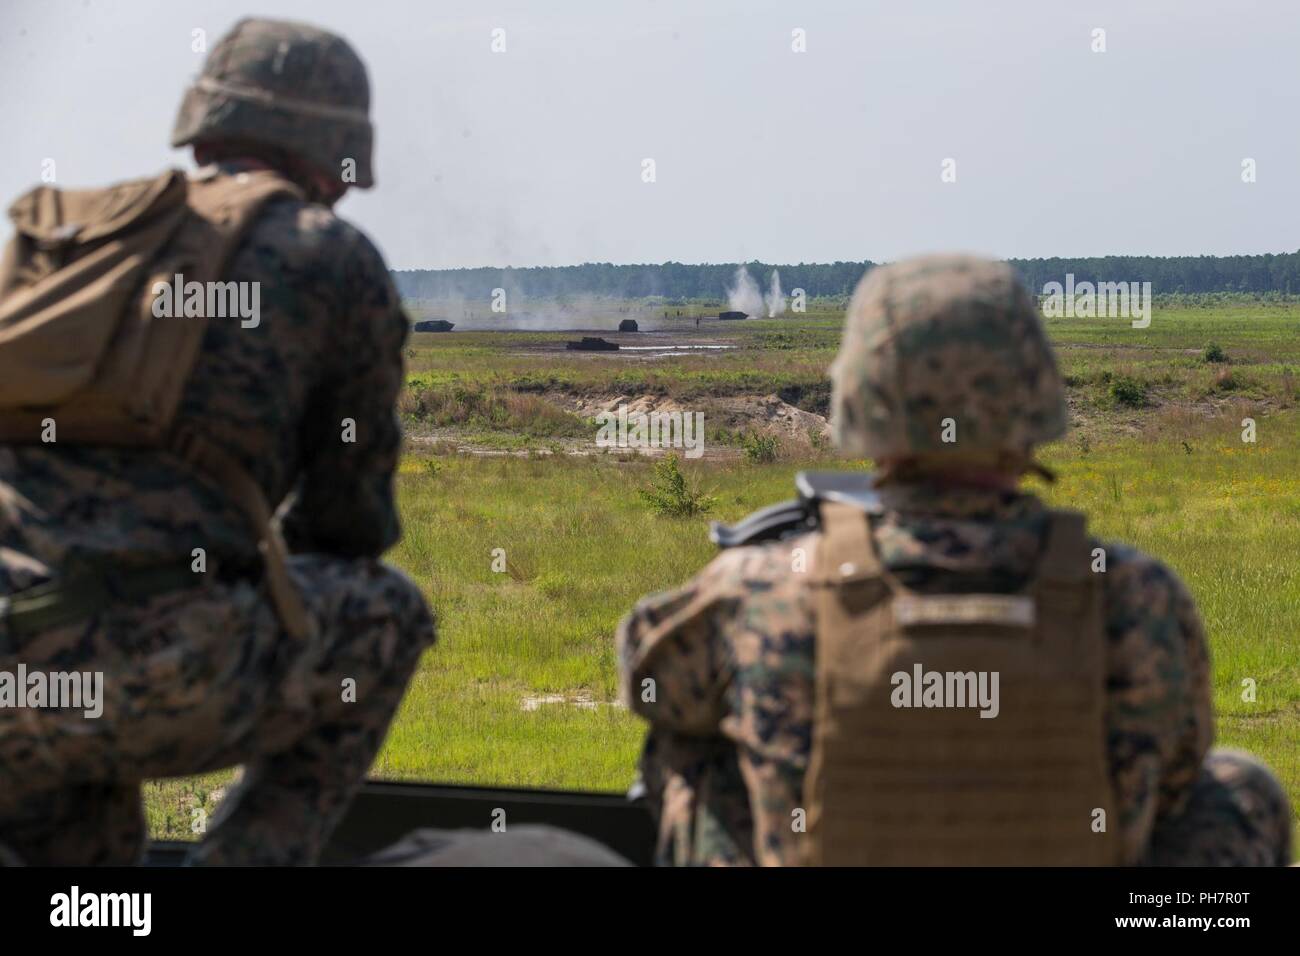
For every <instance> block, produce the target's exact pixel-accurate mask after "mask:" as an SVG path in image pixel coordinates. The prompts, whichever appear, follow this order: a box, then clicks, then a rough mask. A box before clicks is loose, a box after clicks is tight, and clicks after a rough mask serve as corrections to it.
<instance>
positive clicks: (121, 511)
mask: <svg viewBox="0 0 1300 956" xmlns="http://www.w3.org/2000/svg"><path fill="white" fill-rule="evenodd" d="M239 168H240V167H239V166H238V165H236V164H227V165H226V166H225V167H224V169H223V171H224V172H227V173H234V172H237V171H238V169H239ZM226 278H228V279H230V280H233V281H237V282H250V283H252V282H256V283H260V290H261V314H260V322H259V324H258V325H257V326H256V327H250V328H243V327H241V323H240V320H239V318H237V317H235V318H230V319H219V318H214V319H212V320H211V322H210V324H209V327H208V330H207V333H206V337H205V339H204V343H203V350H202V353H201V355H200V357H199V360H198V363H197V364H196V366H195V369H194V373H193V377H192V379H191V380H190V382H189V383H188V385H187V387H186V391H185V393H184V397H183V399H182V406H181V410H180V413H179V416H178V417H179V421H180V423H181V424H182V425H192V426H193V427H195V428H196V429H198V430H200V431H202V432H203V433H204V434H206V435H208V436H209V437H211V438H212V439H213V440H214V441H217V442H219V443H220V444H221V445H223V446H224V447H225V449H226V450H227V451H228V452H229V453H230V454H232V455H234V456H235V457H237V458H238V460H239V461H241V462H242V463H243V464H244V465H245V466H246V467H247V468H248V469H249V471H250V472H251V474H252V475H253V476H254V477H255V478H256V479H257V481H258V483H259V484H260V485H261V486H262V488H263V490H264V491H265V492H266V496H267V498H268V500H270V501H271V502H273V503H274V502H280V501H282V500H285V504H284V506H283V511H282V526H283V530H284V534H285V538H286V540H287V542H288V544H289V547H290V550H291V551H292V552H294V554H295V557H293V558H292V559H291V571H292V574H293V577H294V579H295V581H296V582H297V584H298V585H299V588H300V590H301V591H302V593H303V596H304V599H305V601H306V602H307V604H308V607H309V610H310V611H311V612H312V616H313V618H314V619H315V621H316V630H317V633H316V635H315V636H314V638H313V639H312V641H311V643H310V645H309V646H302V647H298V646H293V645H292V644H290V643H289V642H288V641H287V639H286V638H284V637H283V636H282V634H281V631H280V628H279V625H278V623H277V620H276V617H275V614H274V612H273V609H272V607H271V605H270V604H269V602H268V600H267V598H266V596H265V594H264V593H263V592H262V590H261V588H260V586H259V585H258V584H256V583H254V582H255V575H256V573H257V571H256V569H257V567H258V562H257V555H256V552H255V546H254V542H253V539H252V537H251V535H250V532H249V530H248V525H247V523H246V520H245V518H244V517H243V515H242V514H241V513H240V512H239V511H238V510H237V509H236V508H235V507H234V505H232V504H231V502H230V501H229V500H227V498H226V496H225V495H224V494H223V492H222V489H221V488H219V487H217V486H216V485H215V484H213V483H211V482H210V481H209V480H207V479H205V478H203V477H201V476H198V475H196V474H194V473H193V472H191V471H190V470H189V469H188V468H187V467H186V466H184V465H183V464H182V463H181V462H180V461H179V460H177V459H176V458H174V457H173V456H171V455H170V454H167V453H165V452H147V453H145V452H135V451H130V450H125V449H113V448H91V447H71V446H62V445H57V444H56V445H51V446H41V447H3V446H0V595H7V594H12V593H14V592H15V591H18V590H21V589H23V588H27V587H31V586H34V585H37V584H40V583H42V582H44V581H47V580H50V579H52V578H55V577H57V576H58V575H59V574H60V571H61V569H66V568H68V567H70V566H71V565H73V564H75V563H76V562H78V561H82V560H97V561H100V562H106V563H111V564H116V565H118V566H121V567H126V566H129V565H133V564H140V563H149V562H154V563H157V562H159V561H161V560H172V561H174V560H176V559H178V558H179V559H180V560H182V561H184V562H186V563H189V562H190V561H191V557H190V556H191V552H192V550H193V549H194V548H204V549H206V555H207V571H206V573H203V574H196V575H195V585H194V588H193V589H191V590H187V591H185V592H180V593H174V594H168V595H163V596H159V597H156V598H154V599H152V600H151V601H149V602H147V603H146V604H144V605H141V606H136V607H127V606H123V605H119V606H113V607H110V608H108V609H107V610H105V611H104V612H103V613H102V614H100V615H98V616H96V617H95V618H93V619H91V620H86V621H84V622H81V623H79V624H77V625H75V626H71V627H66V628H62V629H60V630H58V631H56V632H53V633H48V634H44V635H41V636H39V637H37V638H31V639H26V640H23V641H19V640H17V638H16V636H15V635H13V634H11V633H9V632H7V631H6V627H5V624H4V621H3V619H0V669H12V668H13V667H14V666H15V665H16V664H17V663H18V662H22V663H25V664H26V665H27V666H28V668H37V667H43V666H44V667H49V668H57V669H59V670H103V671H104V672H105V683H106V687H105V692H106V694H107V696H108V701H109V703H108V707H107V709H106V710H105V713H104V715H103V716H102V717H101V718H99V719H98V720H86V719H83V718H81V717H80V716H68V715H64V716H62V717H61V716H59V715H58V713H57V712H52V715H51V714H45V713H44V712H40V713H38V712H35V711H32V710H14V709H5V710H0V725H2V729H0V843H8V844H9V845H11V846H13V847H15V848H17V849H19V851H20V853H22V854H23V855H24V856H26V857H27V858H28V859H30V860H31V861H33V862H37V861H58V862H79V861H85V862H129V861H130V860H131V859H133V857H134V855H135V854H137V853H138V852H139V850H140V848H141V839H142V831H141V824H140V807H139V784H140V781H141V780H142V779H144V778H146V777H150V776H158V775H174V774H184V773H194V772H198V771H202V770H205V769H213V768H216V767H220V766H229V765H231V764H234V763H240V762H246V768H245V775H244V779H243V782H242V783H241V784H240V785H239V787H238V788H237V789H236V790H235V791H234V792H233V793H232V794H230V795H229V796H228V797H227V798H226V800H225V803H224V804H223V808H224V809H223V818H224V819H225V821H226V822H225V825H222V826H218V827H216V828H215V829H213V830H212V831H211V832H210V834H209V836H208V837H207V839H206V840H205V841H204V843H203V845H202V846H201V847H200V848H199V850H198V852H197V858H198V859H200V860H203V861H207V862H264V863H304V862H310V861H312V860H313V859H314V858H315V855H316V853H317V852H318V851H319V849H320V847H321V845H322V844H323V842H324V840H325V838H326V837H327V836H328V834H329V832H330V830H331V829H332V827H333V825H334V824H335V823H336V822H337V819H338V816H339V814H341V812H342V810H343V809H344V808H345V807H346V804H347V802H348V799H349V798H350V796H351V794H352V793H353V791H354V790H355V788H356V787H357V786H358V785H359V784H360V782H361V780H362V778H363V776H364V774H365V771H366V769H367V768H368V767H369V765H370V762H371V761H372V759H373V757H374V755H375V753H376V751H377V749H378V747H379V745H380V743H381V741H382V738H383V735H384V732H385V730H386V728H387V726H388V723H389V721H390V719H391V717H392V714H393V712H394V710H395V708H396V706H397V703H398V701H399V699H400V697H401V694H402V690H403V688H404V687H405V685H406V682H407V680H408V678H409V676H410V674H411V672H412V670H413V669H414V667H415V666H416V663H417V658H418V656H419V653H420V651H421V650H422V649H423V648H425V647H426V646H428V645H429V644H430V643H431V642H432V640H433V637H434V629H433V622H432V619H431V617H430V614H429V612H428V610H427V608H426V607H425V603H424V600H423V598H422V597H421V595H420V593H419V591H418V589H417V588H416V587H415V585H414V584H412V583H411V582H410V581H409V580H407V579H406V578H405V577H404V576H402V575H401V574H400V573H399V572H397V571H395V570H393V569H390V568H388V567H386V566H384V565H382V564H380V563H378V562H377V561H376V560H375V559H376V558H377V557H378V556H379V555H380V554H382V552H383V551H384V550H386V549H387V548H388V547H390V546H391V545H392V544H393V543H394V542H396V541H397V539H398V537H399V535H400V526H399V523H398V517H397V510H396V505H395V501H394V492H393V474H394V471H395V469H396V465H397V460H398V456H399V453H400V449H401V441H402V438H401V431H400V426H399V423H398V420H397V416H396V412H395V407H394V406H395V401H396V397H397V394H398V392H399V390H400V388H401V386H402V382H403V374H404V373H403V358H402V349H403V346H404V343H405V341H406V337H407V335H408V329H409V325H408V321H407V318H406V316H405V315H404V314H403V312H402V310H401V306H400V301H399V298H398V295H397V292H396V290H395V289H394V287H393V284H392V281H391V278H390V277H389V274H388V271H387V268H386V267H385V265H384V262H383V259H382V257H381V256H380V254H379V252H378V251H377V250H376V249H375V247H374V246H373V245H372V244H371V242H370V241H369V240H368V239H367V238H366V237H365V236H364V235H362V234H361V233H360V232H359V231H357V230H356V229H355V228H353V227H352V226H350V225H348V224H347V223H345V222H343V221H342V220H341V219H339V218H337V217H336V216H335V215H334V214H333V213H331V212H330V211H329V210H328V209H327V208H325V207H323V206H320V205H314V204H309V203H304V202H301V201H298V200H294V199H279V200H275V201H273V202H272V203H271V204H270V205H269V206H268V207H267V209H266V210H265V211H264V212H263V213H262V215H261V217H260V218H259V220H258V221H257V223H256V224H255V225H254V226H253V227H252V228H251V230H250V232H249V234H248V235H247V237H246V238H245V240H244V242H243V243H242V245H241V246H240V250H239V252H238V253H237V254H236V256H235V258H234V259H233V261H232V263H231V266H230V267H229V269H228V272H227V276H226ZM348 438H353V440H348ZM286 499H287V500H286ZM345 679H351V680H354V681H355V682H356V687H355V690H356V696H355V703H346V702H344V700H343V694H344V684H343V682H344V680H345ZM33 715H36V716H40V717H41V720H42V721H43V722H42V723H40V724H32V723H31V721H32V720H33V719H34V717H33ZM71 783H75V784H76V785H77V787H79V788H80V789H79V790H76V791H74V790H69V789H68V785H69V784H71ZM216 822H220V821H216Z"/></svg>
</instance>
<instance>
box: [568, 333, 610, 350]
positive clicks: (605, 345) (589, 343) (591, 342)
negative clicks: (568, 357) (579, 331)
mask: <svg viewBox="0 0 1300 956" xmlns="http://www.w3.org/2000/svg"><path fill="white" fill-rule="evenodd" d="M564 347H565V348H566V349H569V350H570V351H572V352H617V351H618V346H617V345H615V344H614V343H613V342H606V341H605V340H604V339H598V338H593V337H592V336H590V335H584V336H583V337H582V341H581V342H565V343H564Z"/></svg>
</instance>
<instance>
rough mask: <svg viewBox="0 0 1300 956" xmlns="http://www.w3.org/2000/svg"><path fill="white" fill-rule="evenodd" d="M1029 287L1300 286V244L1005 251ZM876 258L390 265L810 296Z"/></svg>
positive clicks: (634, 293)
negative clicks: (1068, 282) (1265, 248)
mask: <svg viewBox="0 0 1300 956" xmlns="http://www.w3.org/2000/svg"><path fill="white" fill-rule="evenodd" d="M1008 261H1009V262H1010V264H1011V265H1012V267H1013V268H1015V269H1016V271H1017V272H1019V273H1020V276H1021V277H1022V278H1023V279H1024V281H1025V282H1026V284H1027V285H1028V286H1029V288H1030V289H1032V290H1034V291H1035V292H1041V291H1042V288H1043V286H1044V285H1045V284H1046V283H1048V282H1064V280H1065V276H1066V274H1067V273H1069V274H1073V275H1074V279H1075V282H1076V283H1078V282H1085V281H1086V282H1150V283H1151V291H1152V292H1153V293H1154V294H1157V295H1171V294H1180V293H1181V294H1191V293H1206V292H1240V293H1281V294H1286V295H1290V294H1293V293H1300V252H1291V253H1279V254H1273V253H1268V254H1265V255H1258V256H1168V257H1164V256H1094V257H1089V258H1082V259H1069V258H1059V257H1057V258H1050V259H1010V260H1008ZM875 264H876V263H873V262H871V261H870V260H864V261H862V262H827V263H802V262H801V263H798V264H797V265H789V264H784V265H783V264H780V263H767V262H747V263H734V262H732V263H717V264H707V263H706V264H703V265H688V264H686V263H682V262H665V263H662V264H659V265H615V264H613V263H609V262H586V263H583V264H582V265H576V266H532V267H527V268H518V269H517V268H511V267H509V266H507V267H505V268H477V269H410V270H397V271H394V272H393V278H394V280H395V281H396V283H397V287H398V289H399V291H400V292H401V294H402V295H403V296H404V297H406V298H411V299H468V300H484V299H488V298H489V297H491V295H492V292H493V290H494V289H505V290H507V292H509V293H511V294H514V295H521V296H524V297H527V298H565V297H569V296H580V295H595V296H608V297H612V298H625V299H641V298H646V297H650V296H662V297H664V298H666V299H679V300H686V299H707V300H719V299H725V298H726V290H727V289H728V288H729V287H730V286H731V285H732V283H733V277H734V275H735V272H736V269H737V267H738V266H739V265H744V266H745V267H747V268H748V269H749V272H750V274H751V275H752V276H753V277H754V279H755V280H756V281H757V282H758V284H759V286H760V287H762V288H764V289H766V288H767V284H768V278H769V276H770V274H771V272H772V270H773V269H775V270H777V272H778V273H779V274H780V278H781V288H782V289H783V290H784V291H785V293H786V294H787V295H788V294H789V293H790V290H792V289H796V288H798V289H803V290H804V291H805V293H806V294H807V295H808V296H809V297H810V298H811V297H839V296H847V295H849V294H850V293H852V291H853V288H854V286H855V285H857V282H858V280H859V279H860V278H862V275H863V273H864V272H866V271H867V270H868V269H870V268H872V267H873V266H874V265H875Z"/></svg>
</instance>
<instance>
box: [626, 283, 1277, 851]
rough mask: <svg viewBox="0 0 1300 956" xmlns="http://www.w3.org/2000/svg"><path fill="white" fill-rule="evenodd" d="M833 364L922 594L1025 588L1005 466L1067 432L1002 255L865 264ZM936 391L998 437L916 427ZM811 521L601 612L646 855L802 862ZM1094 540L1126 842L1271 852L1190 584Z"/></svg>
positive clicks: (1255, 770)
mask: <svg viewBox="0 0 1300 956" xmlns="http://www.w3.org/2000/svg"><path fill="white" fill-rule="evenodd" d="M954 286H956V287H957V288H958V289H959V292H958V293H956V294H953V293H952V292H951V288H952V287H954ZM832 377H833V379H834V380H835V395H834V398H833V406H834V407H833V410H832V418H833V427H834V430H835V437H836V441H837V444H838V445H839V446H840V447H841V448H843V449H845V450H847V451H849V452H850V453H854V454H858V455H870V456H872V457H873V458H875V459H876V462H877V464H878V465H879V466H881V471H880V472H878V475H879V477H878V479H877V485H878V492H879V496H880V504H881V508H882V512H881V514H880V515H879V516H878V518H876V519H875V520H874V521H873V524H872V539H873V541H874V545H875V548H876V552H877V554H878V556H879V558H880V562H881V564H882V565H883V566H884V567H885V568H886V569H888V570H889V571H890V572H892V573H893V574H894V576H895V577H896V578H898V580H899V581H900V582H901V583H902V584H903V585H905V586H906V587H908V588H910V589H911V590H913V591H915V592H919V593H921V594H959V593H999V592H1000V593H1008V592H1012V591H1016V590H1018V589H1020V588H1021V587H1022V586H1024V585H1025V584H1026V582H1027V581H1029V580H1030V579H1031V578H1032V577H1033V576H1034V575H1035V572H1036V567H1037V564H1038V562H1039V560H1040V551H1041V549H1042V547H1043V537H1044V530H1045V523H1046V521H1047V516H1048V513H1049V512H1048V510H1047V508H1046V507H1045V506H1044V505H1043V504H1042V503H1041V502H1040V501H1039V500H1038V499H1037V498H1036V497H1034V496H1033V495H1030V494H1026V493H1023V492H1021V491H1020V490H1018V488H1017V487H1016V484H1017V482H1016V478H1017V477H1018V475H1019V474H1020V473H1021V472H1023V471H1027V470H1038V471H1042V470H1043V469H1041V468H1040V467H1039V466H1037V465H1036V464H1035V463H1033V461H1032V458H1031V457H1030V451H1031V449H1032V447H1033V445H1035V444H1037V443H1038V442H1041V441H1046V440H1050V439H1051V438H1054V437H1058V436H1059V435H1060V434H1061V433H1062V432H1063V431H1064V429H1065V418H1066V413H1065V408H1064V396H1063V391H1062V387H1061V383H1060V380H1059V376H1058V373H1057V370H1056V366H1055V361H1054V359H1053V357H1052V355H1051V352H1050V349H1049V347H1048V346H1047V345H1046V341H1045V336H1044V335H1043V332H1042V329H1041V324H1040V320H1039V319H1038V317H1037V310H1036V308H1035V307H1034V304H1033V302H1032V299H1031V298H1029V296H1028V294H1027V293H1026V292H1025V291H1024V290H1023V289H1022V288H1021V287H1020V286H1019V284H1018V283H1017V282H1016V281H1015V279H1014V277H1013V275H1012V274H1011V272H1010V270H1009V269H1008V268H1007V267H1006V266H1004V265H999V264H995V263H988V262H984V261H982V260H975V259H969V258H965V257H934V258H924V259H919V260H913V261H910V262H905V263H900V264H898V265H894V266H889V267H885V268H881V269H878V270H875V271H873V272H872V273H871V274H870V275H869V276H868V277H867V278H866V279H864V281H863V283H862V284H861V285H860V286H859V289H858V292H857V294H856V295H855V298H854V301H853V303H852V304H851V305H850V310H849V317H848V324H847V327H846V332H845V338H844V342H843V345H842V349H841V352H840V357H839V359H838V360H837V362H836V365H835V366H834V367H833V368H832ZM949 410H951V413H952V414H953V416H954V417H955V418H956V419H957V420H958V424H959V425H960V431H959V435H960V436H962V437H965V438H967V442H966V445H965V446H964V447H965V448H966V449H967V450H969V447H970V446H971V445H974V446H976V447H979V448H983V449H986V450H996V453H994V454H992V455H982V456H981V455H974V456H971V455H969V451H968V452H967V454H966V455H965V456H963V457H952V455H953V449H952V448H950V447H945V445H944V444H942V443H941V441H940V436H939V434H938V432H939V429H938V427H937V425H936V426H935V427H934V428H933V429H930V428H927V427H921V426H919V425H918V424H917V423H918V421H919V420H923V419H927V418H928V419H930V420H933V421H934V422H937V421H938V420H939V418H940V417H942V416H945V415H948V414H949ZM956 444H957V445H958V446H961V445H962V443H961V441H960V440H959V441H958V442H957V443H956ZM945 456H948V457H945ZM818 537H819V532H817V531H812V532H808V533H805V534H802V535H799V536H795V537H787V538H785V539H784V540H777V541H769V542H766V543H762V544H755V545H750V546H743V547H735V548H731V549H729V550H726V551H724V552H722V553H721V554H720V555H719V556H718V557H717V558H716V559H714V561H713V562H712V563H710V564H709V565H708V566H707V567H706V568H705V569H704V570H703V571H702V572H701V573H700V574H699V575H697V576H696V577H695V578H693V579H692V580H691V581H689V582H688V583H687V584H685V585H684V586H683V587H681V588H679V589H677V590H674V591H670V592H667V593H663V594H657V595H653V596H651V597H648V598H646V599H644V600H643V601H641V602H640V603H639V604H638V605H637V606H636V608H635V609H634V610H633V611H632V613H631V614H630V615H629V616H628V617H627V618H626V619H625V620H624V621H623V623H622V624H621V625H620V628H619V632H618V638H617V641H618V649H619V657H620V663H621V683H622V692H623V696H624V698H625V700H626V701H627V702H628V703H629V705H630V706H631V707H632V708H633V709H634V710H635V711H636V712H637V713H639V714H640V715H641V716H642V717H643V718H645V719H646V720H647V721H648V722H649V723H650V731H649V734H648V736H647V740H646V744H645V749H644V753H643V757H642V762H641V773H642V779H643V782H644V784H645V786H646V790H647V793H648V796H649V800H650V803H651V806H652V809H653V811H654V813H655V815H656V817H657V819H658V824H659V842H658V848H657V860H658V862H659V863H660V864H666V865H746V864H762V865H781V864H790V863H795V862H798V861H799V860H800V849H801V848H800V846H799V842H800V839H801V837H802V836H803V834H801V833H798V832H795V828H794V827H793V826H792V814H793V813H794V812H795V811H796V809H797V808H804V807H806V806H807V804H806V802H805V797H806V795H805V789H804V783H805V776H806V772H807V770H808V766H809V758H810V753H811V750H812V741H813V716H814V713H815V702H816V697H817V695H816V681H815V676H816V652H817V648H816V643H817V642H816V613H815V608H816V603H815V601H814V599H813V596H812V594H811V592H810V588H809V587H808V586H807V585H806V581H807V580H808V578H809V577H810V576H812V575H814V574H815V573H816V572H817V568H816V567H815V566H814V561H815V556H816V555H817V554H818V547H817V545H818V540H817V539H818ZM1090 547H1092V548H1098V547H1100V548H1104V549H1105V557H1106V567H1105V573H1104V574H1103V575H1102V579H1103V584H1102V588H1103V591H1102V600H1103V608H1104V611H1103V613H1104V632H1105V640H1106V648H1105V663H1104V674H1105V699H1104V714H1105V718H1104V720H1105V728H1104V733H1105V748H1106V755H1107V757H1108V763H1109V766H1108V770H1109V777H1110V781H1111V785H1112V791H1113V796H1114V801H1115V805H1116V806H1117V807H1118V811H1119V817H1120V820H1119V825H1120V837H1121V840H1122V853H1123V858H1124V859H1125V860H1126V861H1128V862H1141V863H1147V864H1155V865H1161V864H1164V865H1170V864H1238V865H1241V864H1251V865H1279V864H1285V863H1286V862H1287V861H1289V859H1290V848H1289V840H1290V832H1291V829H1290V828H1291V815H1290V809H1289V806H1288V802H1287V798H1286V795H1285V793H1284V791H1283V790H1282V788H1281V786H1280V784H1279V783H1278V782H1277V780H1276V779H1275V778H1274V777H1273V776H1272V774H1271V773H1270V772H1269V771H1268V770H1267V769H1266V768H1265V767H1264V766H1263V765H1261V764H1259V763H1258V762H1256V761H1255V760H1254V759H1252V758H1251V757H1250V756H1249V755H1247V754H1243V753H1239V752H1232V751H1224V750H1213V751H1212V750H1210V745H1211V742H1212V738H1213V718H1212V714H1211V703H1210V683H1209V675H1210V672H1209V659H1208V649H1207V645H1206V639H1205V633H1204V629H1203V627H1202V624H1201V621H1200V618H1199V615H1198V614H1197V611H1196V607H1195V604H1194V602H1193V600H1192V598H1191V596H1190V595H1189V594H1188V592H1187V590H1186V588H1185V587H1184V586H1183V584H1182V583H1181V582H1180V581H1179V579H1178V578H1177V576H1176V575H1175V574H1174V573H1173V572H1172V571H1170V570H1169V569H1168V568H1167V567H1165V566H1164V565H1163V564H1161V563H1160V562H1159V561H1157V560H1155V559H1154V558H1152V557H1150V556H1148V555H1145V554H1142V553H1141V552H1139V551H1137V550H1134V549H1132V548H1129V547H1126V546H1124V545H1120V544H1114V543H1104V542H1100V541H1096V540H1092V541H1091V542H1090ZM649 681H653V684H650V683H647V682H649ZM647 688H653V693H652V694H651V693H647V692H646V689H647Z"/></svg>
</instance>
